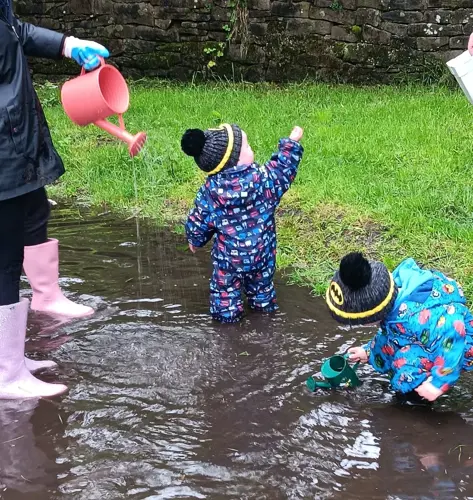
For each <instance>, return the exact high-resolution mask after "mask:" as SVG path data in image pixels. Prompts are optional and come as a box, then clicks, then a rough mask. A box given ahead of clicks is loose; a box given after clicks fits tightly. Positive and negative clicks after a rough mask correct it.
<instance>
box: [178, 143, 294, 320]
mask: <svg viewBox="0 0 473 500" xmlns="http://www.w3.org/2000/svg"><path fill="white" fill-rule="evenodd" d="M302 153H303V148H302V146H301V145H300V144H299V143H298V142H295V141H292V140H291V139H281V140H280V141H279V148H278V152H277V153H276V154H274V155H273V156H272V158H271V159H270V160H269V161H268V162H267V163H266V164H265V165H258V164H257V163H253V164H251V165H237V166H236V167H232V168H226V169H224V170H222V171H221V172H219V173H217V174H215V175H211V176H209V177H207V180H206V182H205V184H204V185H203V186H202V187H201V188H200V190H199V191H198V193H197V197H196V200H195V205H194V207H193V208H192V210H191V211H190V213H189V216H188V220H187V223H186V235H187V239H188V241H189V243H191V244H192V245H194V246H195V247H202V246H204V245H205V244H206V243H207V242H208V241H209V240H210V239H212V237H214V236H215V238H214V244H213V248H212V262H213V274H212V279H211V282H210V312H211V314H212V316H213V318H215V319H216V320H218V321H221V322H223V323H232V322H235V321H238V320H239V319H240V318H241V316H242V313H243V302H242V292H243V291H244V292H245V294H246V296H247V299H248V305H249V306H250V307H251V308H252V309H255V310H259V311H264V312H271V311H274V310H276V309H277V304H276V294H275V291H274V285H273V276H274V270H275V265H276V225H275V220H274V213H275V210H276V207H277V206H278V204H279V202H280V200H281V198H282V196H283V194H284V193H285V192H286V191H287V190H288V189H289V187H290V186H291V184H292V182H293V181H294V179H295V177H296V174H297V168H298V166H299V162H300V161H301V158H302Z"/></svg>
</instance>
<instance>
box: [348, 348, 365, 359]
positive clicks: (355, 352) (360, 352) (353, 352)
mask: <svg viewBox="0 0 473 500" xmlns="http://www.w3.org/2000/svg"><path fill="white" fill-rule="evenodd" d="M348 354H349V355H350V358H349V359H350V361H359V362H360V363H367V362H368V355H367V354H366V351H365V350H364V349H363V347H350V349H348Z"/></svg>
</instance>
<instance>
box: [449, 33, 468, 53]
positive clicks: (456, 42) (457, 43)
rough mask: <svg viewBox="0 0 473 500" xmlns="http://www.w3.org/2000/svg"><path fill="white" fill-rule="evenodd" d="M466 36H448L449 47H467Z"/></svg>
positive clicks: (463, 48)
mask: <svg viewBox="0 0 473 500" xmlns="http://www.w3.org/2000/svg"><path fill="white" fill-rule="evenodd" d="M468 38H469V37H468V36H453V37H452V38H450V43H449V47H450V48H451V49H462V50H465V49H467V48H468Z"/></svg>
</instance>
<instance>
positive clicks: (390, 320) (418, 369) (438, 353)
mask: <svg viewBox="0 0 473 500" xmlns="http://www.w3.org/2000/svg"><path fill="white" fill-rule="evenodd" d="M393 277H394V281H395V283H396V285H397V286H398V289H399V293H398V296H397V298H396V302H395V305H394V308H393V310H392V311H391V312H390V313H389V315H388V316H387V318H386V319H385V320H384V321H383V322H382V323H381V325H380V330H379V331H378V333H377V334H376V336H375V337H374V338H373V340H372V341H371V342H369V343H368V344H366V345H365V346H364V348H365V350H366V352H367V353H368V356H369V363H370V364H371V365H372V366H373V367H374V368H375V370H377V371H378V372H380V373H384V374H388V375H389V376H390V378H391V385H392V387H393V389H394V390H395V391H398V392H401V393H407V392H410V391H412V390H413V389H415V388H416V387H418V386H419V385H420V384H422V383H423V382H424V381H425V380H429V381H430V382H431V383H432V384H433V385H434V386H435V387H436V388H438V389H441V390H442V391H444V392H446V391H447V390H448V389H449V388H450V387H451V386H452V385H453V384H455V382H456V381H457V380H458V378H459V376H460V372H461V371H462V370H471V369H473V316H472V314H471V312H470V310H469V309H468V308H467V307H466V300H465V297H464V294H463V290H462V288H461V286H460V285H459V284H458V283H457V282H456V281H454V280H452V279H449V278H447V277H446V276H445V275H443V274H442V273H440V272H438V271H428V270H423V269H421V268H420V267H419V266H418V265H417V264H416V262H415V261H414V260H413V259H411V258H409V259H406V260H404V261H403V262H402V263H401V264H400V265H399V266H398V267H397V268H396V269H395V271H394V273H393Z"/></svg>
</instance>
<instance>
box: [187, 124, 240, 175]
mask: <svg viewBox="0 0 473 500" xmlns="http://www.w3.org/2000/svg"><path fill="white" fill-rule="evenodd" d="M241 143H242V134H241V129H240V127H239V126H238V125H229V124H228V123H224V124H223V125H220V127H218V128H210V129H207V130H206V131H205V132H204V131H203V130H200V129H197V128H193V129H188V130H186V132H185V133H184V135H183V136H182V139H181V148H182V151H184V153H186V155H188V156H193V157H194V160H195V162H196V163H197V165H198V167H199V168H200V169H201V170H203V171H204V172H207V173H208V174H209V175H214V174H217V173H218V172H220V171H221V170H223V169H224V168H226V167H234V166H235V165H237V164H238V160H239V158H240V152H241Z"/></svg>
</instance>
